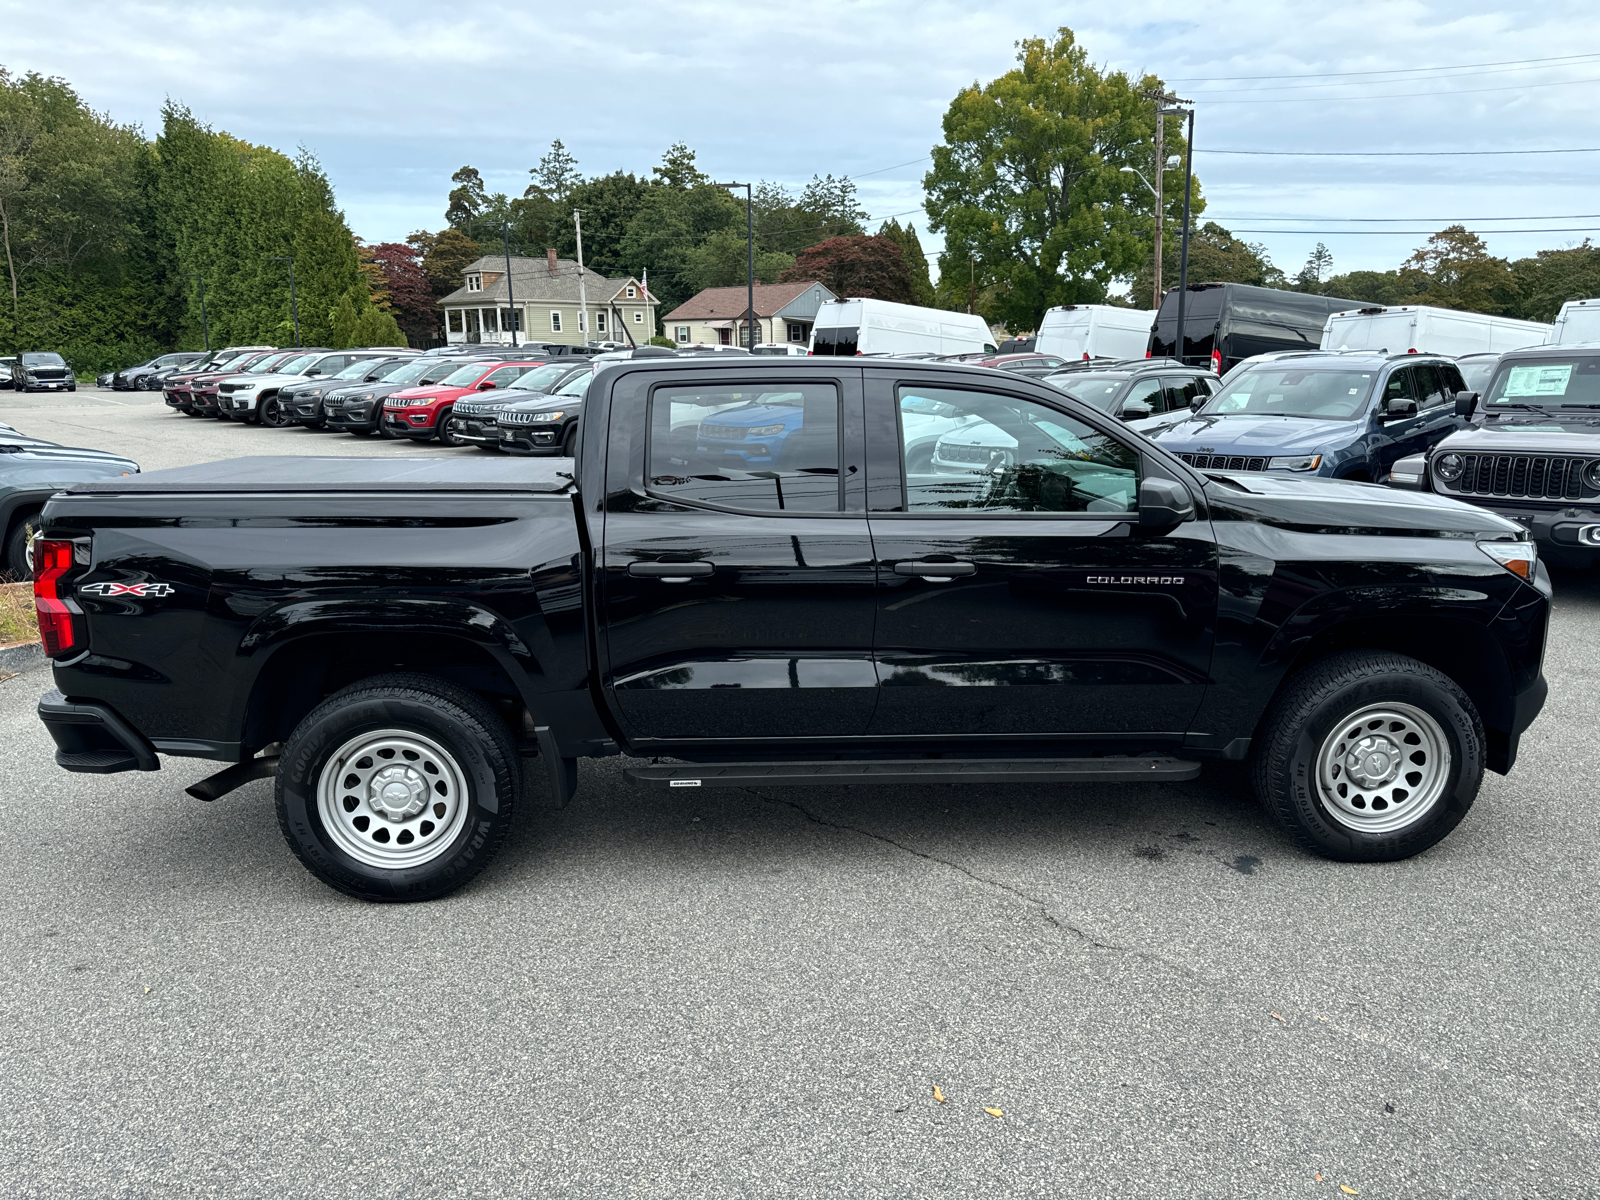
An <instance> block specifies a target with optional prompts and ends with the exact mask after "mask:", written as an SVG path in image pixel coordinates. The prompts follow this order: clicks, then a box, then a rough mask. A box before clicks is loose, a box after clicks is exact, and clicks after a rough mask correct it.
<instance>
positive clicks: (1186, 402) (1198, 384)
mask: <svg viewBox="0 0 1600 1200" xmlns="http://www.w3.org/2000/svg"><path fill="white" fill-rule="evenodd" d="M1166 384H1167V410H1168V411H1169V412H1173V411H1176V410H1178V409H1183V408H1188V407H1189V406H1190V405H1191V404H1192V403H1193V402H1194V401H1195V400H1196V399H1197V398H1198V399H1202V400H1203V399H1205V398H1206V397H1207V396H1209V395H1210V394H1211V391H1210V389H1209V388H1207V387H1206V385H1205V382H1204V381H1203V380H1201V379H1200V378H1199V377H1198V376H1194V375H1191V376H1189V377H1188V378H1187V379H1184V378H1178V379H1168V380H1167V381H1166Z"/></svg>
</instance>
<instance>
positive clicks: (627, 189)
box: [551, 171, 651, 275]
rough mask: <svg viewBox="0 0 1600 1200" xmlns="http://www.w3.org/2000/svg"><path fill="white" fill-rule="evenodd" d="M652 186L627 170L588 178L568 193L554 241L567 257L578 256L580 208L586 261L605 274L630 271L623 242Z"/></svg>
mask: <svg viewBox="0 0 1600 1200" xmlns="http://www.w3.org/2000/svg"><path fill="white" fill-rule="evenodd" d="M650 190H651V185H650V184H648V183H647V182H645V181H644V180H643V179H640V178H639V177H638V176H636V175H632V174H630V173H628V172H626V171H614V172H613V173H611V174H610V175H597V176H595V177H594V178H592V179H586V180H584V181H583V182H582V183H580V184H578V185H577V186H576V187H574V188H573V189H572V191H571V192H570V193H568V195H567V203H566V207H565V210H564V212H563V214H562V220H561V223H560V224H558V225H557V226H556V228H555V230H554V235H555V236H554V237H553V238H552V239H551V244H552V245H553V246H555V247H556V249H557V251H558V252H559V253H560V254H561V255H562V256H563V257H565V258H575V257H577V253H578V240H577V230H576V228H575V226H574V225H573V221H572V213H573V211H574V210H576V211H578V212H580V213H582V214H583V265H584V266H586V267H588V268H589V270H591V271H598V272H600V274H602V275H626V274H629V273H630V271H629V268H628V265H627V257H626V255H625V254H624V253H623V242H624V240H625V238H626V236H627V232H628V226H629V225H630V224H631V223H632V221H633V219H634V217H636V216H638V215H639V211H640V209H641V208H643V206H644V202H645V194H646V193H647V192H649V191H650Z"/></svg>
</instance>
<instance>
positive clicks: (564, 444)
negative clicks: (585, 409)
mask: <svg viewBox="0 0 1600 1200" xmlns="http://www.w3.org/2000/svg"><path fill="white" fill-rule="evenodd" d="M577 444H578V423H577V422H576V421H574V422H573V423H572V424H571V425H569V426H567V432H566V433H564V434H562V436H561V457H562V458H571V457H572V450H573V447H574V446H576V445H577Z"/></svg>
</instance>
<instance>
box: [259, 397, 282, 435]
mask: <svg viewBox="0 0 1600 1200" xmlns="http://www.w3.org/2000/svg"><path fill="white" fill-rule="evenodd" d="M261 423H262V424H263V425H271V426H272V427H273V428H274V429H276V428H277V427H278V400H277V397H276V396H274V397H273V398H272V399H270V400H263V401H262V402H261Z"/></svg>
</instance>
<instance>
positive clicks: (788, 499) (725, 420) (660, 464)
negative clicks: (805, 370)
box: [645, 383, 842, 513]
mask: <svg viewBox="0 0 1600 1200" xmlns="http://www.w3.org/2000/svg"><path fill="white" fill-rule="evenodd" d="M645 476H646V478H645V483H646V486H647V488H648V489H649V490H650V491H651V492H653V493H654V494H656V495H658V496H662V497H664V498H666V499H671V500H681V501H685V502H688V503H692V504H710V505H715V506H717V507H719V508H733V509H742V510H744V511H748V512H772V513H778V512H799V513H831V512H839V511H840V509H841V507H842V504H841V497H840V492H839V487H840V479H839V393H838V390H837V389H836V388H835V387H834V386H833V385H832V384H793V385H780V386H778V387H770V386H768V387H760V386H749V387H747V386H744V385H740V384H737V383H736V384H734V385H732V388H731V389H723V388H718V389H716V390H711V389H700V388H658V389H657V390H656V392H655V394H654V395H653V396H651V398H650V436H649V445H648V449H647V450H646V469H645Z"/></svg>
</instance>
